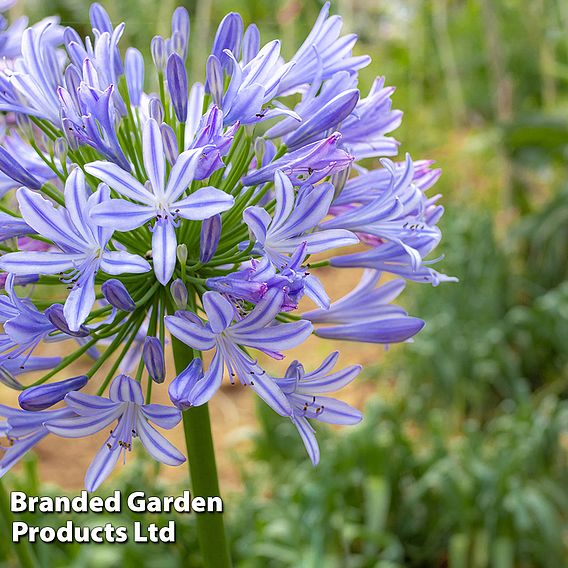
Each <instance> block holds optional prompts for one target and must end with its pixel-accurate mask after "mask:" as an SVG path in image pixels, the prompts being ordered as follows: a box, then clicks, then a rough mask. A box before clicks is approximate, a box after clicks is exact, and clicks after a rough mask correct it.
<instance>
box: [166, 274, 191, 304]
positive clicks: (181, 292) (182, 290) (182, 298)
mask: <svg viewBox="0 0 568 568" xmlns="http://www.w3.org/2000/svg"><path fill="white" fill-rule="evenodd" d="M170 292H171V294H172V298H173V300H174V303H175V305H176V308H177V309H178V310H185V309H186V308H187V298H188V295H187V288H186V286H185V284H184V283H183V280H181V278H177V279H176V280H174V281H173V282H172V284H171V286H170Z"/></svg>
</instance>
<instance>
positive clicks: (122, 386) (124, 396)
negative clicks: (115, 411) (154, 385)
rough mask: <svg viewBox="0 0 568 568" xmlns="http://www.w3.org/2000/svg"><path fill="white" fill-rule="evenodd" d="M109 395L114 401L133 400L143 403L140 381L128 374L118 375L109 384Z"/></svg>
mask: <svg viewBox="0 0 568 568" xmlns="http://www.w3.org/2000/svg"><path fill="white" fill-rule="evenodd" d="M109 396H110V399H111V400H112V401H115V402H134V403H136V404H144V395H143V394H142V387H141V386H140V383H138V382H137V381H135V380H134V379H132V378H130V377H129V376H128V375H118V377H116V378H115V379H114V381H113V382H112V384H111V385H110V389H109Z"/></svg>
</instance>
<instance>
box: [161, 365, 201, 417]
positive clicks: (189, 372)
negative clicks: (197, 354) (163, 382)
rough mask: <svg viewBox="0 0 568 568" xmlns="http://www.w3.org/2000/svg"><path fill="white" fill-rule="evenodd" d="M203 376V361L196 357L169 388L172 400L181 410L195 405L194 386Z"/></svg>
mask: <svg viewBox="0 0 568 568" xmlns="http://www.w3.org/2000/svg"><path fill="white" fill-rule="evenodd" d="M202 378H203V363H202V362H201V359H194V360H193V361H192V362H191V363H190V364H189V365H188V366H187V367H186V368H185V369H184V370H183V371H182V372H181V373H180V374H179V375H178V376H177V377H176V378H175V379H174V380H173V381H172V382H171V383H170V386H169V388H168V394H169V395H170V400H171V401H172V403H173V404H174V406H176V407H177V408H179V409H180V410H187V409H188V408H190V407H191V406H193V399H194V397H193V395H194V392H195V391H194V387H195V386H196V385H197V383H198V382H199V381H200V380H201V379H202Z"/></svg>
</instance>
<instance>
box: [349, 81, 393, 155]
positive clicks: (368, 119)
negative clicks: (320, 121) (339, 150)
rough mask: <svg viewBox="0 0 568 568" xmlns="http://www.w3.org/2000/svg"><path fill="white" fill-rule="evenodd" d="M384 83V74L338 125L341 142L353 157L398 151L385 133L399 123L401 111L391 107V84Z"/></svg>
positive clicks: (391, 139) (388, 153) (391, 153)
mask: <svg viewBox="0 0 568 568" xmlns="http://www.w3.org/2000/svg"><path fill="white" fill-rule="evenodd" d="M384 84H385V78H384V77H378V78H377V79H375V82H374V83H373V86H372V87H371V90H370V92H369V96H367V97H366V98H364V99H361V100H360V101H359V102H358V104H357V106H356V107H355V109H354V110H353V112H352V113H351V115H350V116H348V117H347V118H346V119H345V120H344V121H343V122H342V124H341V127H340V128H339V130H340V132H341V134H342V136H343V138H342V140H341V143H342V144H343V145H344V146H345V147H346V148H347V149H348V150H349V153H350V154H352V155H353V156H355V159H357V160H361V159H363V158H374V157H376V156H394V155H395V154H397V153H398V146H399V144H398V142H397V141H396V140H395V139H394V138H390V137H387V136H385V134H387V133H388V132H392V131H393V130H395V129H396V128H398V127H399V126H400V123H401V122H402V112H401V111H400V110H392V109H391V106H392V101H391V99H390V96H391V95H392V93H393V92H394V87H385V86H384Z"/></svg>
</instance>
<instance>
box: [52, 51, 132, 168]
mask: <svg viewBox="0 0 568 568" xmlns="http://www.w3.org/2000/svg"><path fill="white" fill-rule="evenodd" d="M72 69H73V67H71V66H70V67H68V68H67V72H66V83H67V89H65V88H64V87H59V88H58V90H57V94H58V97H59V101H60V106H61V120H62V123H63V130H64V132H65V134H66V136H67V139H68V140H69V143H70V144H71V145H72V146H74V147H76V146H77V145H80V144H89V145H90V146H92V147H93V148H95V149H96V150H98V151H99V152H100V153H101V154H103V156H105V157H106V158H108V159H109V160H111V161H113V162H115V163H116V164H118V165H120V166H121V167H123V168H127V169H130V164H129V163H128V160H127V159H126V156H125V155H124V152H123V150H122V147H121V146H120V143H119V141H118V135H117V132H116V117H117V110H116V108H115V103H114V102H113V100H115V94H116V90H115V86H114V84H110V85H108V86H107V87H105V88H104V89H103V88H102V87H101V81H100V80H99V73H98V72H97V70H96V68H95V66H94V64H93V62H92V61H91V60H90V59H85V60H84V62H83V76H84V79H83V80H81V79H80V78H79V79H78V85H77V86H75V85H74V84H73V85H71V84H70V83H71V82H72V81H73V83H76V82H77V78H76V79H74V80H71V79H70V77H73V76H74V73H73V72H72Z"/></svg>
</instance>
